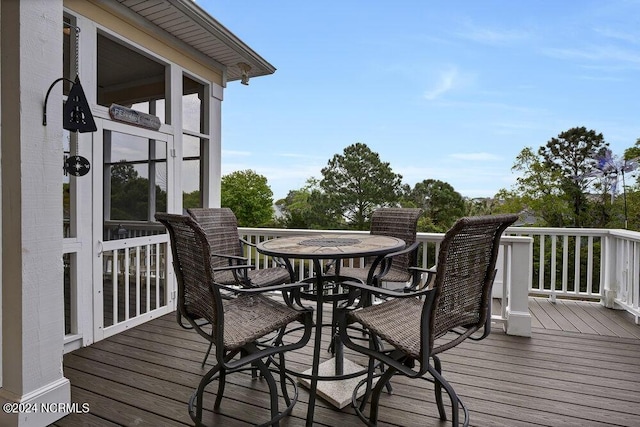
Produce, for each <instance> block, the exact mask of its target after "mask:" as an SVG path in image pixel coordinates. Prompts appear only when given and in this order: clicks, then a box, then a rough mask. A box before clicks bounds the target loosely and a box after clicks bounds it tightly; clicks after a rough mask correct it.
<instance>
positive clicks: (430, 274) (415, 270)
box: [405, 266, 436, 292]
mask: <svg viewBox="0 0 640 427" xmlns="http://www.w3.org/2000/svg"><path fill="white" fill-rule="evenodd" d="M409 271H410V272H411V273H412V275H413V276H414V278H415V279H414V280H413V281H412V282H411V283H410V284H409V285H407V286H406V287H405V292H407V291H412V290H416V289H417V285H418V284H419V283H420V281H419V280H418V279H417V276H419V275H421V274H422V273H427V279H426V280H425V281H424V286H423V288H429V287H431V283H432V282H433V279H434V278H435V275H436V267H435V266H433V267H431V268H422V267H409Z"/></svg>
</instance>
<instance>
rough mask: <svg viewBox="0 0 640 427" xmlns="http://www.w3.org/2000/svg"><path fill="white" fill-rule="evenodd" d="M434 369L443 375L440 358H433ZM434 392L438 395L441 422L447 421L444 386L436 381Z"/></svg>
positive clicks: (437, 402) (437, 401)
mask: <svg viewBox="0 0 640 427" xmlns="http://www.w3.org/2000/svg"><path fill="white" fill-rule="evenodd" d="M433 365H434V369H435V370H436V371H437V372H438V374H440V375H442V363H441V362H440V358H439V357H438V356H433ZM434 392H435V395H436V404H437V405H438V414H440V419H441V420H443V421H444V420H446V419H447V412H446V411H445V410H444V403H443V401H442V385H441V383H440V382H439V381H434Z"/></svg>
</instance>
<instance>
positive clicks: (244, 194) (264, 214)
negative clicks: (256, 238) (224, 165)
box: [221, 170, 273, 227]
mask: <svg viewBox="0 0 640 427" xmlns="http://www.w3.org/2000/svg"><path fill="white" fill-rule="evenodd" d="M221 205H222V207H227V208H230V209H231V210H232V211H233V213H235V215H236V218H237V219H238V225H239V226H240V227H260V226H263V225H265V224H268V223H270V222H271V220H272V218H273V192H272V191H271V188H270V187H269V185H268V184H267V178H266V177H264V176H262V175H259V174H258V173H256V172H254V171H252V170H244V171H236V172H233V173H230V174H228V175H225V176H223V177H222V189H221Z"/></svg>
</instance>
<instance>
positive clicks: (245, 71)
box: [238, 62, 251, 85]
mask: <svg viewBox="0 0 640 427" xmlns="http://www.w3.org/2000/svg"><path fill="white" fill-rule="evenodd" d="M238 68H240V71H241V72H242V74H241V75H242V80H240V83H242V84H243V85H248V84H249V71H251V65H249V64H247V63H246V62H238Z"/></svg>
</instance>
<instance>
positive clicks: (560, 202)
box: [498, 147, 571, 227]
mask: <svg viewBox="0 0 640 427" xmlns="http://www.w3.org/2000/svg"><path fill="white" fill-rule="evenodd" d="M511 169H512V170H513V171H515V172H519V173H520V174H521V175H520V176H519V177H518V178H517V179H516V184H515V185H514V187H513V190H512V191H506V190H504V191H502V192H499V193H498V197H499V198H500V199H501V200H503V201H504V202H505V203H508V204H509V205H510V206H513V208H516V207H520V208H521V209H520V210H525V209H528V210H530V211H531V212H532V213H533V214H534V215H535V216H536V217H537V218H538V219H539V220H541V221H540V222H541V224H540V225H546V226H549V227H565V226H566V218H567V217H568V216H570V214H571V211H570V206H569V205H568V204H567V201H566V199H565V198H564V197H563V192H562V189H561V187H560V181H561V179H562V174H561V172H560V171H558V170H553V169H552V168H550V167H549V166H547V165H546V164H545V162H544V160H543V158H542V157H541V156H538V155H536V153H535V152H534V151H533V150H532V149H531V148H530V147H525V148H524V149H523V150H522V151H521V152H520V153H519V154H518V156H517V157H516V161H515V164H514V165H513V167H512V168H511ZM520 210H519V211H520Z"/></svg>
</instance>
